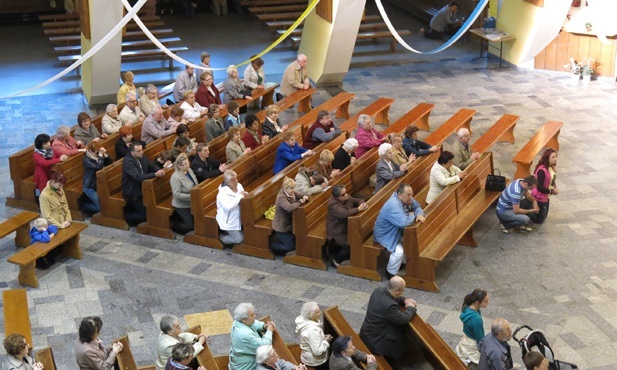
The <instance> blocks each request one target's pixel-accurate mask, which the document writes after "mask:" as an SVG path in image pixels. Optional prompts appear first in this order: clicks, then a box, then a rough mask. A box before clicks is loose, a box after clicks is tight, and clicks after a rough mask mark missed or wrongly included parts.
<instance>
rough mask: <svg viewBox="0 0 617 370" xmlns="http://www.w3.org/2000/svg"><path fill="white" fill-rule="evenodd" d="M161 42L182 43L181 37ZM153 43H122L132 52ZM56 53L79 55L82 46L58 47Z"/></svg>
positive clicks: (123, 47)
mask: <svg viewBox="0 0 617 370" xmlns="http://www.w3.org/2000/svg"><path fill="white" fill-rule="evenodd" d="M158 40H159V42H160V43H161V44H163V45H169V44H173V43H177V42H180V41H182V40H180V38H179V37H166V38H162V39H158ZM152 45H153V43H152V41H151V40H149V39H146V40H133V41H122V50H131V49H137V48H143V47H148V46H152ZM54 51H55V52H56V53H58V54H67V53H79V52H80V51H81V45H69V46H56V47H54Z"/></svg>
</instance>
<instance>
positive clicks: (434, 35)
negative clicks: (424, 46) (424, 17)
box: [424, 27, 443, 40]
mask: <svg viewBox="0 0 617 370" xmlns="http://www.w3.org/2000/svg"><path fill="white" fill-rule="evenodd" d="M424 37H426V38H427V39H433V40H441V39H442V38H443V32H439V31H436V30H434V29H432V28H430V27H429V28H428V29H427V30H426V31H425V32H424Z"/></svg>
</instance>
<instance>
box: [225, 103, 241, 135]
mask: <svg viewBox="0 0 617 370" xmlns="http://www.w3.org/2000/svg"><path fill="white" fill-rule="evenodd" d="M227 112H228V114H227V117H225V131H229V128H230V127H238V128H241V127H244V125H243V124H242V121H241V120H240V104H238V102H236V101H232V102H231V103H229V104H228V105H227Z"/></svg>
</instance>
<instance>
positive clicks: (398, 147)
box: [388, 134, 416, 166]
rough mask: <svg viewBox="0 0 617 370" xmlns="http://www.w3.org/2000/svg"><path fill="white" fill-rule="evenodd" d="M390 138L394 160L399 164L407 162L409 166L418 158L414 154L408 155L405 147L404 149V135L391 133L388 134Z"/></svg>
mask: <svg viewBox="0 0 617 370" xmlns="http://www.w3.org/2000/svg"><path fill="white" fill-rule="evenodd" d="M388 138H389V140H390V144H392V162H394V163H396V164H398V165H399V166H401V165H403V164H405V163H407V165H408V166H409V165H410V164H412V163H413V161H415V160H416V156H415V155H414V154H411V155H407V153H405V149H403V135H401V134H390V135H388Z"/></svg>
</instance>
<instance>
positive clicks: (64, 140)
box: [51, 126, 86, 157]
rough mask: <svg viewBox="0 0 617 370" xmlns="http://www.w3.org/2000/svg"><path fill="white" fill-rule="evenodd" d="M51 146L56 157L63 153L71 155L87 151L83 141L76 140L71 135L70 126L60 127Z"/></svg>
mask: <svg viewBox="0 0 617 370" xmlns="http://www.w3.org/2000/svg"><path fill="white" fill-rule="evenodd" d="M51 147H52V149H53V150H54V155H55V156H56V157H60V156H61V155H63V154H64V155H67V156H69V157H70V156H72V155H75V154H79V153H83V152H85V151H86V147H85V146H84V144H83V143H82V142H81V141H76V140H75V139H73V138H72V137H71V129H70V128H69V127H68V126H60V127H58V129H57V130H56V138H55V139H54V141H53V142H52V143H51Z"/></svg>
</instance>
